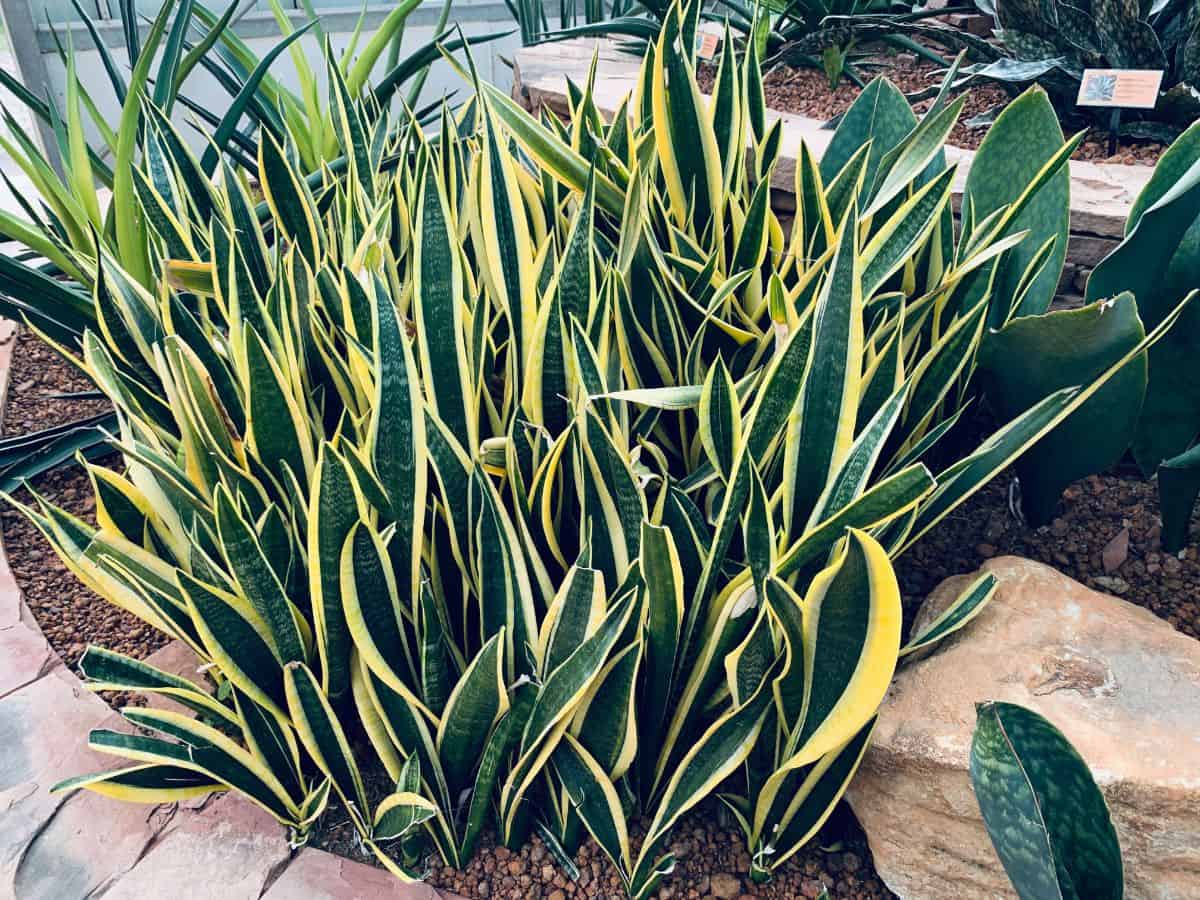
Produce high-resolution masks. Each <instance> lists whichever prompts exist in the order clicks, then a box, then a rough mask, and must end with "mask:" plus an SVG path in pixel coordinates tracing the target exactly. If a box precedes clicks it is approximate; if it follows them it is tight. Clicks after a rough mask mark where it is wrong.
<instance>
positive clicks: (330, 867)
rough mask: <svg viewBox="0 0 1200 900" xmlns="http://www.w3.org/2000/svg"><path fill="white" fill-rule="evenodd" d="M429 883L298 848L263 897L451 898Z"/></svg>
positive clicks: (326, 899) (306, 899) (315, 899)
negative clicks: (411, 881)
mask: <svg viewBox="0 0 1200 900" xmlns="http://www.w3.org/2000/svg"><path fill="white" fill-rule="evenodd" d="M452 896H453V895H451V894H443V893H440V892H438V891H437V890H435V889H434V888H433V887H431V886H430V885H428V884H404V883H402V882H400V881H399V880H398V879H396V878H395V877H393V876H392V875H391V874H389V873H388V872H385V871H384V870H383V869H378V868H376V867H375V866H369V865H367V864H366V863H360V862H355V861H354V860H352V859H346V858H344V857H341V856H334V855H333V854H332V853H325V852H324V851H321V850H312V849H305V850H301V851H300V854H299V855H298V856H297V857H296V859H295V861H294V862H292V864H291V865H290V866H288V867H287V871H286V872H284V873H283V874H282V875H281V876H280V877H279V880H278V881H276V882H275V883H274V884H273V885H272V886H271V888H270V890H268V891H267V892H266V894H264V895H263V900H360V898H361V900H368V898H374V897H381V898H382V897H388V898H395V900H450V898H451V897H452Z"/></svg>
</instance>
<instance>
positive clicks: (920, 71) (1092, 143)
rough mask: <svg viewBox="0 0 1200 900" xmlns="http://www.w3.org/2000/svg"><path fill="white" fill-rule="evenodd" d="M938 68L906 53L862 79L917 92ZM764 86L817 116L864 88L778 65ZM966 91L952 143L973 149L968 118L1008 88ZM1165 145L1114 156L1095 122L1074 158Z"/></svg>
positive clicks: (702, 77)
mask: <svg viewBox="0 0 1200 900" xmlns="http://www.w3.org/2000/svg"><path fill="white" fill-rule="evenodd" d="M938 71H939V70H938V68H937V67H936V66H935V65H933V64H932V63H929V62H926V61H924V60H918V59H917V58H916V57H915V56H913V55H911V54H907V53H901V54H896V55H893V56H880V57H878V58H876V59H873V60H872V65H871V66H870V67H869V68H867V69H865V71H864V79H863V80H864V81H868V82H869V81H870V80H871V79H872V78H874V77H875V76H877V75H882V76H885V77H887V78H889V79H891V80H892V81H893V82H894V83H895V84H896V86H897V87H899V88H900V90H902V91H904V93H906V94H912V93H915V92H917V91H922V90H925V89H926V88H929V87H935V86H937V85H938V84H939V78H940V76H939V75H938ZM713 76H714V69H713V68H712V67H711V66H703V67H701V70H700V72H699V73H698V78H699V81H700V87H701V89H702V90H704V91H709V90H710V89H711V87H712V82H713ZM763 89H764V92H765V95H766V101H767V106H768V107H770V108H771V109H775V110H779V111H780V112H790V113H796V114H798V115H803V116H809V117H810V118H814V119H830V118H832V117H834V116H836V115H838V114H839V113H842V112H845V111H846V109H847V108H849V106H850V104H851V103H853V102H854V99H855V98H856V97H857V96H858V94H859V89H858V88H857V87H855V86H854V85H853V84H852V83H851V82H850V81H848V80H846V79H843V80H842V82H841V83H840V84H839V85H838V87H837V89H836V90H832V91H831V90H830V89H829V81H828V79H827V78H826V77H825V74H824V72H820V71H818V70H816V69H793V68H790V67H777V68H775V69H774V70H772V71H770V72H768V73H767V74H766V75H765V77H764V79H763ZM967 92H968V94H969V96H968V99H967V102H966V104H965V105H964V107H963V112H962V116H961V117H960V118H959V121H958V124H957V125H956V126H955V127H954V130H953V131H951V132H950V138H949V141H948V143H949V144H951V145H952V146H955V147H963V148H966V149H968V150H973V149H976V148H977V147H978V146H979V145H980V143H981V142H982V141H983V138H984V136H985V135H986V134H987V127H986V126H983V127H976V128H972V127H969V126H968V125H967V122H968V121H970V120H971V119H972V118H974V117H975V116H978V115H981V114H983V113H986V112H987V111H988V110H991V109H992V108H994V107H996V106H997V105H1000V104H1004V103H1006V102H1007V101H1008V100H1009V94H1008V93H1007V92H1006V91H1005V90H1004V88H1002V87H1000V86H999V85H996V84H978V85H975V86H973V87H971V88H969V89H967ZM929 102H930V101H928V100H925V101H920V102H918V103H916V104H914V107H915V108H916V109H917V110H918V111H920V110H923V109H924V108H926V107H928V105H929ZM1064 131H1066V132H1067V133H1072V129H1071V128H1070V127H1069V126H1065V127H1064ZM1164 149H1165V148H1164V147H1163V145H1162V144H1159V143H1155V142H1152V141H1145V142H1142V141H1128V140H1122V141H1120V142H1118V146H1117V152H1116V154H1115V155H1111V156H1110V155H1109V152H1108V135H1107V133H1106V132H1104V131H1101V130H1099V129H1094V128H1093V129H1091V130H1090V131H1089V133H1088V136H1087V137H1086V138H1084V140H1083V143H1082V144H1080V145H1079V148H1078V149H1077V150H1076V151H1075V154H1074V155H1073V156H1072V159H1077V160H1090V161H1092V162H1108V163H1121V164H1125V165H1154V163H1155V161H1156V160H1157V159H1158V157H1159V156H1160V155H1161V154H1162V152H1163V150H1164Z"/></svg>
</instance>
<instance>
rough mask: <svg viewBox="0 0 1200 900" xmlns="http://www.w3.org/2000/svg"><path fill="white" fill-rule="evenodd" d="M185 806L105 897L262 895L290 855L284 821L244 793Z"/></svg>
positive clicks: (220, 899)
mask: <svg viewBox="0 0 1200 900" xmlns="http://www.w3.org/2000/svg"><path fill="white" fill-rule="evenodd" d="M114 802H115V801H114ZM185 810H186V808H185V807H183V808H181V810H180V813H181V814H178V815H176V816H175V817H174V818H173V819H172V820H171V821H170V822H168V823H167V825H166V826H165V827H164V828H163V829H162V831H161V832H160V833H159V834H158V836H157V837H156V839H155V841H154V843H153V844H152V845H151V846H150V847H149V848H148V849H147V851H146V853H145V855H144V856H142V858H141V859H139V860H138V862H137V864H136V865H134V866H133V868H131V869H130V870H129V871H128V872H126V873H125V874H124V875H122V876H121V878H120V879H119V880H118V881H117V882H116V884H114V885H113V886H112V887H111V888H110V889H109V890H108V891H107V892H105V894H104V897H105V900H146V898H150V897H162V898H170V900H183V898H188V900H258V898H259V897H261V896H262V894H263V892H264V891H265V890H266V888H267V886H268V885H269V884H271V883H272V881H274V880H275V879H276V877H278V875H279V873H280V872H282V871H283V870H284V869H285V867H286V866H287V865H288V863H289V862H290V861H291V858H292V850H291V848H290V847H289V846H288V842H287V837H286V835H285V834H284V829H283V827H282V826H281V825H279V824H278V823H277V822H276V821H275V820H274V819H273V818H271V816H270V815H268V814H267V813H266V812H265V811H263V810H261V809H260V808H259V807H257V806H255V805H254V804H252V803H251V802H250V801H249V800H246V799H244V798H243V797H240V796H235V795H233V794H221V795H218V796H215V797H213V798H212V799H210V800H209V801H208V802H207V803H205V804H204V806H203V807H202V808H200V809H198V810H190V811H185Z"/></svg>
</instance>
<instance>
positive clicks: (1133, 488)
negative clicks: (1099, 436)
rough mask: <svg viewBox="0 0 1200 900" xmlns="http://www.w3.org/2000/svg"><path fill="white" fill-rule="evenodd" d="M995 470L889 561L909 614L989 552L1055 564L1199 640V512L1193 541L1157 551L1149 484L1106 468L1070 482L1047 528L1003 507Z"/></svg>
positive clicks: (1154, 500)
mask: <svg viewBox="0 0 1200 900" xmlns="http://www.w3.org/2000/svg"><path fill="white" fill-rule="evenodd" d="M1011 484H1012V476H1011V475H1010V474H1005V475H1002V476H1001V477H999V478H997V479H995V480H994V481H993V482H992V483H991V484H989V485H987V486H986V487H984V488H983V489H982V490H980V491H979V493H977V494H976V495H975V496H974V497H972V498H970V499H969V500H968V501H967V502H966V503H964V504H963V505H962V506H960V507H959V508H958V509H956V510H955V511H954V512H952V513H951V514H950V515H949V516H947V517H946V518H945V519H944V520H943V521H942V522H941V523H940V524H939V525H938V526H937V527H936V528H935V529H933V531H931V532H929V534H927V535H925V537H923V538H922V539H921V540H920V541H918V542H917V543H916V544H915V545H914V546H913V547H912V549H910V550H909V551H908V552H907V553H905V554H904V555H903V556H901V557H900V559H899V560H897V562H896V574H897V576H898V578H899V579H900V587H901V591H902V593H903V595H904V597H905V600H906V607H908V610H909V611H910V612H912V611H915V609H916V607H917V606H918V605H919V604H920V602H921V600H922V599H924V597H925V596H926V595H927V594H929V592H930V591H932V590H933V589H934V588H935V587H937V585H938V584H940V583H941V581H942V580H943V579H945V578H948V577H949V576H951V575H958V574H962V573H964V572H973V571H974V570H975V569H977V568H979V566H980V565H981V564H982V563H983V561H984V560H985V559H989V558H991V557H993V556H1005V555H1014V556H1023V557H1025V558H1027V559H1035V560H1038V561H1039V562H1043V563H1045V564H1046V565H1049V566H1053V567H1054V568H1055V569H1058V570H1059V571H1060V572H1063V573H1064V574H1066V575H1069V576H1070V577H1072V578H1074V579H1075V580H1076V581H1079V582H1082V583H1083V584H1086V585H1087V586H1088V587H1090V588H1093V589H1094V590H1097V591H1101V592H1103V593H1106V594H1114V595H1116V596H1118V597H1121V598H1123V599H1125V600H1128V601H1129V602H1130V603H1136V604H1137V605H1138V606H1143V607H1145V608H1146V609H1148V610H1150V611H1151V612H1152V613H1154V614H1155V615H1156V616H1158V617H1159V618H1160V619H1165V620H1166V621H1167V622H1168V623H1170V624H1171V625H1172V626H1173V627H1174V628H1175V629H1177V630H1178V631H1181V632H1183V633H1184V634H1187V635H1190V636H1192V637H1194V638H1198V639H1200V548H1198V547H1197V546H1196V543H1195V542H1196V540H1197V538H1198V537H1200V515H1197V514H1195V513H1193V517H1192V541H1193V542H1192V544H1191V545H1190V546H1188V547H1187V548H1186V549H1185V550H1182V551H1180V552H1179V553H1178V554H1173V553H1164V552H1163V550H1162V547H1161V545H1160V543H1159V536H1160V534H1161V531H1162V525H1161V519H1160V518H1159V507H1158V489H1157V486H1156V485H1155V483H1154V482H1153V481H1148V480H1143V479H1141V478H1139V477H1136V476H1132V475H1130V476H1125V475H1123V474H1113V473H1105V474H1101V475H1092V476H1089V477H1088V478H1085V479H1083V480H1082V481H1079V482H1076V483H1075V484H1073V485H1071V486H1070V487H1069V488H1067V490H1066V491H1065V492H1064V494H1063V499H1062V500H1061V501H1060V503H1059V513H1058V516H1056V517H1055V518H1054V519H1053V521H1051V523H1050V524H1049V525H1045V526H1043V527H1041V528H1036V529H1033V528H1029V527H1027V526H1026V525H1024V524H1023V523H1022V522H1021V521H1020V520H1019V519H1018V518H1017V516H1016V515H1014V514H1013V512H1012V511H1011V510H1010V508H1009V503H1008V494H1009V486H1010V485H1011Z"/></svg>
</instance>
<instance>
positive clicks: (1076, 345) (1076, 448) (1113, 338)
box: [979, 293, 1147, 526]
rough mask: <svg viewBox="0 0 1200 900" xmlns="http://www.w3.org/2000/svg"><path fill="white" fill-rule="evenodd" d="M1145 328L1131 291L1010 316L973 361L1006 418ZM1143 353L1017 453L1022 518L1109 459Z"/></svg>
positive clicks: (1116, 450) (1135, 339) (1133, 409)
mask: <svg viewBox="0 0 1200 900" xmlns="http://www.w3.org/2000/svg"><path fill="white" fill-rule="evenodd" d="M1145 336H1146V332H1145V330H1144V329H1143V327H1142V322H1141V319H1140V318H1139V317H1138V313H1137V303H1136V302H1135V301H1134V298H1133V295H1132V294H1128V293H1126V294H1121V295H1120V296H1118V297H1116V298H1114V299H1112V300H1108V301H1097V302H1096V303H1093V304H1090V305H1088V306H1085V307H1083V308H1082V309H1074V310H1057V311H1054V312H1049V313H1045V314H1044V315H1040V316H1026V317H1023V318H1018V319H1014V320H1012V321H1011V322H1009V323H1008V324H1007V325H1005V326H1004V327H1003V328H1002V329H1000V330H999V331H998V332H995V333H993V334H991V335H989V336H988V340H987V341H986V342H985V344H984V346H983V348H982V351H981V354H980V361H979V366H980V370H981V374H982V376H983V380H982V384H983V386H984V390H985V391H987V394H988V399H989V400H990V401H991V402H992V403H994V404H995V405H996V408H997V411H998V412H999V413H1000V415H1001V416H1002V417H1003V418H1005V419H1008V418H1012V417H1013V416H1015V415H1017V414H1019V413H1020V412H1021V411H1022V410H1024V409H1027V408H1028V407H1030V406H1031V405H1033V404H1034V403H1035V402H1036V401H1038V400H1039V399H1041V398H1042V397H1045V396H1046V395H1047V394H1050V393H1051V392H1052V391H1055V390H1058V389H1059V388H1064V387H1073V386H1075V385H1081V384H1086V383H1087V382H1089V381H1091V379H1093V378H1094V377H1096V376H1097V375H1099V374H1100V373H1101V372H1103V371H1104V370H1105V369H1107V368H1108V367H1109V366H1110V365H1111V364H1112V363H1113V362H1114V361H1115V360H1117V359H1120V358H1121V357H1123V356H1124V355H1125V354H1126V353H1127V352H1128V351H1129V350H1130V349H1131V348H1133V347H1135V346H1137V345H1138V343H1139V342H1140V341H1141V340H1142V339H1143V338H1144V337H1145ZM1146 380H1147V368H1146V359H1145V357H1144V356H1142V357H1138V358H1136V359H1134V360H1132V361H1131V362H1130V363H1129V364H1128V365H1127V366H1125V367H1124V368H1123V369H1121V370H1120V371H1119V372H1118V373H1117V374H1115V375H1114V376H1113V377H1112V378H1111V379H1110V380H1109V381H1108V383H1107V384H1106V385H1105V386H1104V387H1103V388H1102V389H1101V390H1100V391H1098V392H1097V393H1096V394H1095V395H1094V396H1093V397H1092V398H1091V399H1090V400H1089V401H1088V402H1087V403H1085V404H1083V406H1081V407H1080V408H1079V409H1078V410H1076V411H1075V412H1074V413H1072V414H1071V415H1070V416H1069V417H1067V418H1066V419H1065V420H1064V421H1063V422H1062V423H1061V424H1060V425H1058V426H1057V427H1056V428H1055V429H1054V431H1052V432H1051V433H1050V434H1048V435H1046V436H1045V437H1044V438H1042V439H1041V440H1040V441H1038V442H1037V443H1036V444H1034V445H1033V446H1032V447H1030V448H1029V449H1028V450H1027V451H1026V452H1025V453H1024V455H1022V456H1021V458H1020V459H1019V460H1018V461H1017V475H1018V477H1019V478H1020V479H1021V502H1022V505H1023V506H1024V509H1025V515H1026V518H1027V519H1028V521H1029V524H1030V525H1033V526H1039V525H1044V524H1046V523H1047V522H1049V521H1050V519H1051V518H1052V517H1053V516H1054V511H1055V509H1056V508H1057V506H1058V501H1059V498H1060V497H1061V495H1062V491H1063V489H1064V488H1065V487H1066V486H1067V485H1069V484H1071V483H1072V482H1074V481H1076V480H1077V479H1079V478H1082V477H1084V476H1085V475H1088V474H1090V473H1092V472H1100V471H1104V470H1105V469H1107V468H1108V467H1109V466H1111V465H1113V464H1114V463H1115V462H1117V460H1118V459H1120V457H1121V456H1122V454H1124V452H1125V449H1126V448H1127V447H1128V446H1129V443H1130V441H1131V440H1132V439H1133V435H1134V430H1135V428H1136V426H1137V421H1138V416H1139V415H1140V414H1141V410H1142V397H1143V396H1144V394H1145V390H1146Z"/></svg>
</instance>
